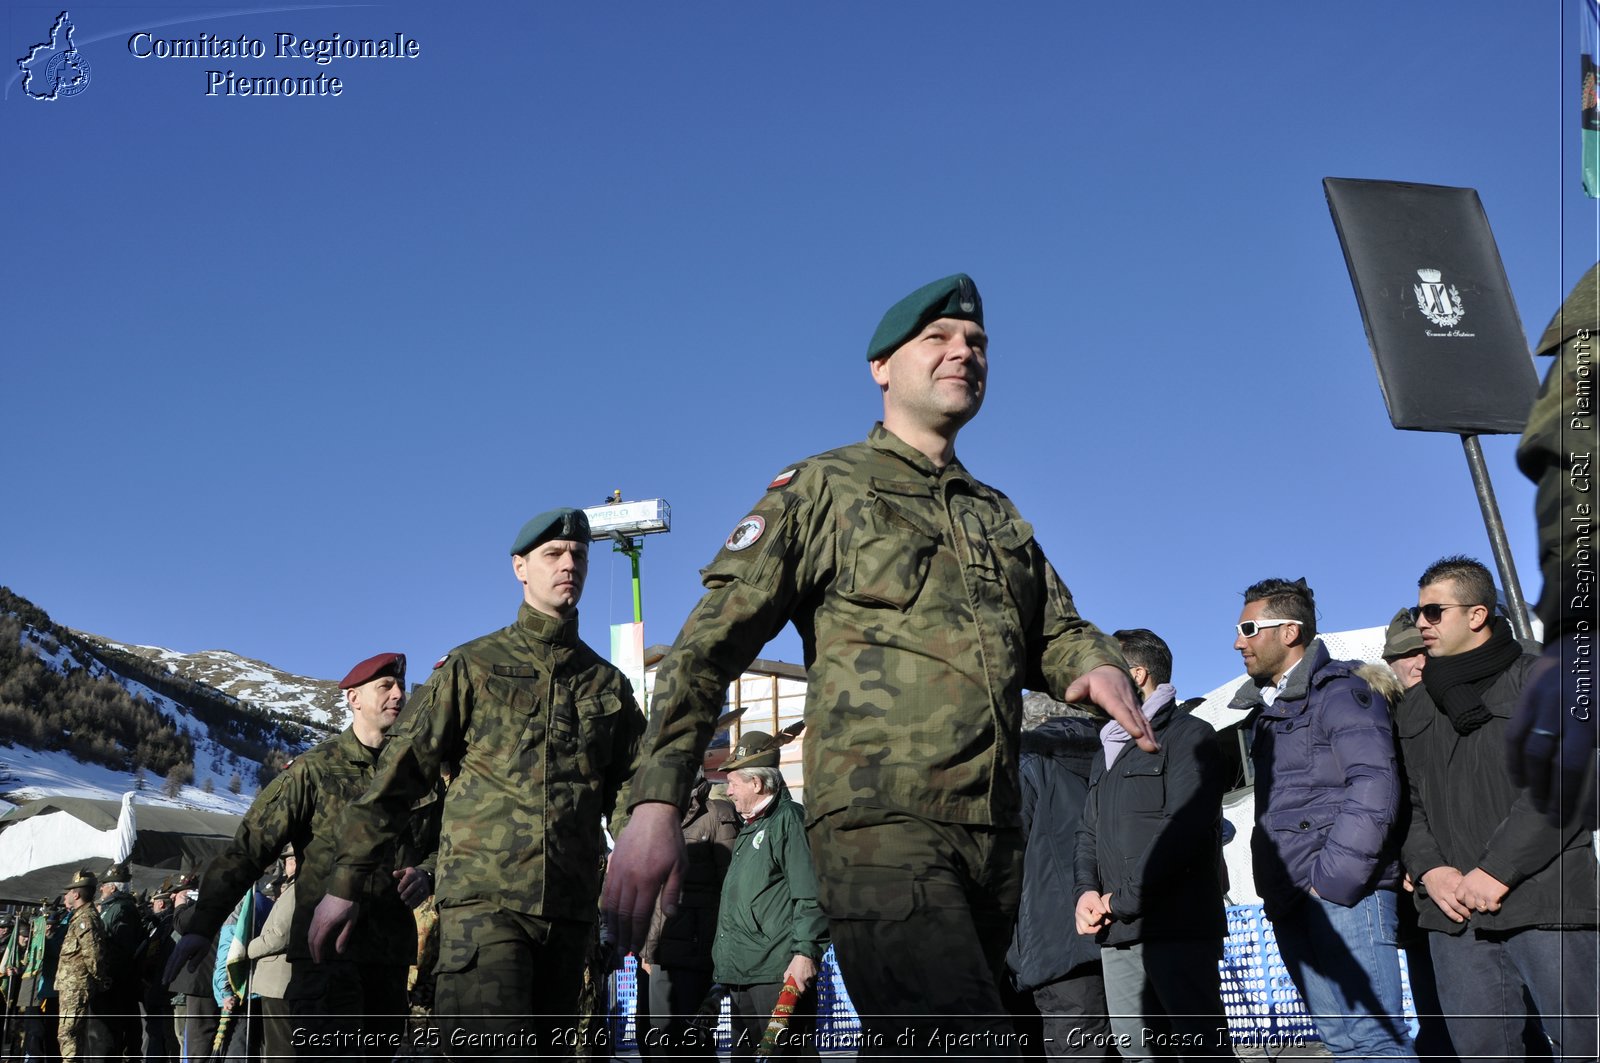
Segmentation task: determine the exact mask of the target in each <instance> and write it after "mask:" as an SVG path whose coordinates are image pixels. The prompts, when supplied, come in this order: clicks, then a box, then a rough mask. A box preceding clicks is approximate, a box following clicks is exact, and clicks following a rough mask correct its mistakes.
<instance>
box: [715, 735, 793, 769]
mask: <svg viewBox="0 0 1600 1063" xmlns="http://www.w3.org/2000/svg"><path fill="white" fill-rule="evenodd" d="M779 745H780V743H779V742H778V741H777V740H776V739H774V738H773V737H772V736H771V735H769V734H767V732H765V731H746V732H745V733H744V734H742V735H740V736H739V741H738V743H737V744H736V745H735V746H734V747H733V752H731V753H729V754H728V759H727V760H725V761H723V762H722V770H723V771H734V770H735V769H738V768H776V767H777V766H778V760H779V757H780V754H779V752H778V748H779Z"/></svg>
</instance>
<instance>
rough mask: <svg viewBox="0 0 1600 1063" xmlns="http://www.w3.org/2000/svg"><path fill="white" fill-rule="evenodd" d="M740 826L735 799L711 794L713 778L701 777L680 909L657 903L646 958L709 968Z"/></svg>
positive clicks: (689, 819) (691, 810) (689, 826)
mask: <svg viewBox="0 0 1600 1063" xmlns="http://www.w3.org/2000/svg"><path fill="white" fill-rule="evenodd" d="M741 825H742V823H741V821H740V819H739V813H738V810H736V809H735V808H734V807H733V803H732V802H731V801H726V800H724V799H722V798H714V797H712V796H711V784H710V783H709V782H705V781H702V782H701V783H700V785H699V786H696V787H695V789H694V792H693V793H692V794H690V795H689V807H688V808H686V809H685V810H684V813H683V821H682V824H681V826H682V828H683V844H684V848H685V849H686V850H687V852H688V854H689V863H688V864H687V865H686V866H685V867H684V869H683V879H682V886H681V887H680V891H679V893H678V910H677V911H676V912H674V913H673V914H672V915H671V916H668V915H667V914H666V913H665V912H663V911H662V910H661V906H660V905H659V904H658V905H657V906H656V914H655V918H654V919H653V920H651V923H650V936H649V938H648V939H647V940H646V941H645V946H644V949H643V951H642V952H640V953H639V958H640V959H642V960H644V962H646V963H658V964H660V965H661V966H663V967H665V968H668V969H669V970H703V971H709V970H711V942H712V939H713V938H715V937H716V933H717V908H718V906H719V905H720V903H721V900H722V879H723V876H724V875H726V874H727V873H728V861H730V860H731V859H732V858H733V841H734V839H735V838H736V837H738V835H739V828H740V826H741Z"/></svg>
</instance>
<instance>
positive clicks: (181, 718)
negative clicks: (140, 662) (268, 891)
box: [0, 625, 342, 813]
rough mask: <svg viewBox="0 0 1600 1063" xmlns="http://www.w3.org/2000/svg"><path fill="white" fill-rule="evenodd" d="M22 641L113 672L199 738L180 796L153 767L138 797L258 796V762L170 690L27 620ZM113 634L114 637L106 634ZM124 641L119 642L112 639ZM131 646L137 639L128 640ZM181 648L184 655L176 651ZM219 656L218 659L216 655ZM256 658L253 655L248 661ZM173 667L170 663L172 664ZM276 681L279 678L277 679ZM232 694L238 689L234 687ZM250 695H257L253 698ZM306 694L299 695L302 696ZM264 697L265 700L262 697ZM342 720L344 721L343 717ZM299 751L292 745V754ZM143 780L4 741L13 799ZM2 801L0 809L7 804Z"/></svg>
mask: <svg viewBox="0 0 1600 1063" xmlns="http://www.w3.org/2000/svg"><path fill="white" fill-rule="evenodd" d="M21 641H22V644H23V647H24V649H26V650H27V651H28V652H29V653H32V654H33V655H34V656H35V657H37V658H38V659H39V660H40V661H41V662H43V663H44V664H45V665H46V666H47V667H49V668H51V669H52V670H54V671H56V672H63V673H64V672H67V671H69V670H74V669H83V670H84V671H85V672H86V673H87V674H88V675H90V676H93V677H96V678H100V677H106V678H110V679H113V680H115V681H116V682H117V683H119V684H120V685H121V686H122V687H123V688H124V689H125V690H127V691H128V693H129V694H131V695H133V696H134V697H135V698H137V699H139V700H140V701H143V702H145V703H146V704H148V705H150V706H151V707H152V708H154V709H155V710H156V711H157V712H159V713H160V714H161V715H162V716H163V717H164V718H166V719H167V720H169V721H170V722H171V723H172V724H173V726H174V727H176V728H177V729H178V730H179V731H181V732H184V733H187V734H188V735H189V737H190V740H191V741H192V742H193V743H194V772H195V776H194V783H193V784H191V785H186V786H184V787H183V788H182V790H181V791H180V794H179V798H178V799H177V800H176V801H170V800H169V799H167V798H165V797H163V796H162V793H161V791H162V784H163V783H164V782H165V781H166V780H165V779H163V778H162V777H160V776H158V775H155V774H153V773H151V772H146V773H145V777H144V780H143V790H142V792H141V794H140V799H141V800H148V801H149V803H151V804H179V805H187V806H189V807H193V808H200V809H206V810H211V811H218V812H231V813H242V812H243V811H244V810H245V809H247V808H249V807H250V801H251V799H252V798H253V797H254V796H255V793H256V790H257V788H258V787H257V785H256V772H257V769H258V768H259V767H260V764H259V763H258V762H256V761H253V760H249V759H247V758H243V757H239V756H237V755H236V754H234V753H232V751H230V750H229V749H228V748H227V747H226V746H223V745H222V744H221V743H218V742H215V741H212V740H211V738H210V737H209V731H208V729H207V728H206V727H205V725H204V724H202V723H200V721H198V720H196V719H195V718H193V717H192V716H190V715H189V714H188V713H187V712H186V711H185V710H184V708H183V706H182V705H180V704H179V703H177V702H176V701H174V700H172V699H171V698H169V697H167V696H166V695H165V694H161V693H158V692H157V691H154V690H151V689H150V688H149V687H147V686H145V685H144V684H143V683H140V682H138V681H137V680H133V679H128V678H126V677H124V676H122V675H119V674H117V673H116V672H114V671H112V670H111V669H109V668H107V667H106V666H105V665H103V664H101V663H100V662H99V661H98V660H96V659H95V658H94V657H91V656H88V655H84V656H83V657H81V658H80V657H79V656H78V655H77V654H75V653H73V652H72V649H71V647H70V646H69V644H68V643H66V642H63V641H60V640H57V639H56V638H54V637H53V636H51V635H48V634H46V633H43V632H40V631H37V630H35V629H34V628H31V627H29V626H27V625H23V628H22V636H21ZM107 641H109V640H107ZM112 645H119V646H121V644H119V643H112ZM122 648H124V649H128V650H129V651H130V652H132V651H133V650H134V649H135V647H130V646H123V647H122ZM142 649H145V650H146V652H145V653H143V654H142V656H152V655H153V653H154V652H158V653H160V654H170V653H171V651H167V650H159V649H158V648H155V647H143V648H142ZM173 656H183V655H173ZM222 656H226V657H228V658H231V659H232V660H233V661H238V662H245V660H246V659H245V658H242V657H238V656H237V655H234V654H226V655H222ZM219 663H221V662H219ZM249 663H251V664H254V663H256V662H249ZM169 667H170V665H169ZM262 669H264V670H266V671H264V672H262V673H261V674H263V675H265V674H267V673H268V672H271V670H270V669H268V668H267V666H266V665H259V668H258V669H256V670H262ZM256 670H247V673H248V672H251V671H256ZM273 674H275V675H277V676H279V677H282V678H284V679H289V680H292V679H293V678H294V677H288V676H285V674H284V673H273ZM274 682H275V683H276V682H277V681H276V680H275V681H274ZM314 682H315V681H312V680H307V681H305V683H304V684H303V685H304V687H305V692H306V693H307V694H308V695H309V694H310V693H314V692H315V691H314V688H313V687H312V684H313V683H314ZM278 685H279V686H280V687H288V686H292V685H293V684H292V683H280V684H278ZM235 696H238V695H237V694H236V695H235ZM251 700H255V699H254V698H252V699H251ZM302 700H303V699H301V698H297V699H296V703H297V704H298V703H299V702H300V701H302ZM258 704H260V702H258ZM265 707H267V708H269V709H271V710H274V711H277V710H279V709H280V706H279V705H277V704H272V703H268V704H267V705H266V706H265ZM321 716H322V718H323V719H324V721H325V722H326V721H327V720H328V716H329V714H328V713H327V712H323V713H322V714H321ZM340 724H341V725H342V721H340ZM293 752H295V751H291V754H292V753H293ZM235 774H237V775H238V776H239V781H240V792H239V793H238V794H234V793H231V792H230V791H229V790H228V784H229V783H230V782H231V780H232V778H233V776H234V775H235ZM208 781H209V782H210V784H211V787H212V790H213V792H212V793H209V794H208V793H206V792H205V789H204V788H205V786H206V784H207V782H208ZM137 788H138V784H137V781H136V779H135V777H134V774H133V773H132V772H124V771H116V770H114V769H111V768H106V767H103V766H101V765H98V764H86V763H83V762H80V761H78V760H76V759H74V758H73V757H72V756H71V755H70V754H69V753H66V752H64V751H59V750H57V751H44V750H36V749H30V748H28V747H25V746H9V747H8V746H4V745H0V799H9V801H10V803H11V804H15V803H17V802H18V801H22V800H29V799H32V798H37V797H49V796H57V795H70V796H78V797H103V798H111V799H113V800H114V799H117V798H120V797H121V796H122V795H123V794H124V793H126V792H127V791H129V790H134V789H137ZM3 810H4V809H3V808H0V811H3Z"/></svg>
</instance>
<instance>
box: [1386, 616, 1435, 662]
mask: <svg viewBox="0 0 1600 1063" xmlns="http://www.w3.org/2000/svg"><path fill="white" fill-rule="evenodd" d="M1425 649H1427V647H1426V646H1424V645H1423V644H1422V632H1420V631H1418V630H1417V623H1416V621H1414V620H1412V619H1411V610H1409V609H1402V610H1400V611H1399V612H1398V613H1396V614H1394V619H1393V620H1391V621H1389V630H1388V631H1386V632H1385V633H1384V638H1383V659H1384V660H1386V661H1397V660H1399V659H1400V658H1401V657H1410V656H1411V655H1412V654H1413V653H1421V652H1422V651H1423V650H1425Z"/></svg>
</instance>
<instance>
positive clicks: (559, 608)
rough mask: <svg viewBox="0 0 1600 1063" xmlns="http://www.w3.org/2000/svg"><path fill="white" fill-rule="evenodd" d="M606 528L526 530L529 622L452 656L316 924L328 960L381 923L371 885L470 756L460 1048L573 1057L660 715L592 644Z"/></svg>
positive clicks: (450, 800)
mask: <svg viewBox="0 0 1600 1063" xmlns="http://www.w3.org/2000/svg"><path fill="white" fill-rule="evenodd" d="M589 538H590V535H589V521H588V518H587V517H585V516H584V514H583V512H582V511H581V510H577V509H556V510H551V511H549V512H546V513H541V514H540V515H539V516H537V517H534V518H533V519H532V520H530V521H528V523H527V524H525V525H523V527H522V530H521V531H520V532H519V533H518V534H517V536H516V538H515V539H513V540H512V544H511V568H512V571H513V573H515V575H516V578H517V581H518V582H519V583H520V584H521V585H522V607H521V609H520V611H519V612H518V614H517V619H516V622H515V623H513V624H511V625H510V626H508V627H505V628H502V629H500V630H499V631H495V632H492V633H490V634H488V635H484V636H483V637H481V638H478V639H474V640H473V641H471V642H468V643H467V644H465V645H464V646H460V647H457V648H456V649H454V650H451V651H450V652H449V653H447V654H445V655H444V656H443V657H442V658H440V659H439V661H438V663H437V664H435V665H434V668H433V675H432V676H431V677H430V678H429V680H428V682H427V683H425V684H424V685H423V686H422V688H421V689H420V690H418V691H417V692H416V695H415V696H414V697H413V698H412V701H411V705H410V707H409V708H408V709H407V710H406V714H405V716H404V718H403V719H402V720H401V721H400V724H399V725H398V726H397V727H396V728H395V730H394V733H393V734H392V735H391V736H390V739H389V744H388V746H386V747H385V749H384V751H383V757H382V758H381V760H380V761H379V763H378V770H377V774H376V775H375V776H374V778H373V782H372V785H371V787H370V788H369V789H368V790H367V792H366V794H365V795H364V796H363V797H361V799H360V800H358V801H356V802H354V803H353V804H352V805H351V806H350V807H349V808H348V809H347V810H346V811H345V814H344V817H343V819H342V820H341V823H340V826H339V835H340V842H341V848H340V852H339V856H338V861H337V866H336V868H335V870H334V873H333V876H332V878H331V879H330V880H329V884H328V895H327V896H326V897H324V898H323V899H322V902H321V903H320V904H319V905H318V906H317V913H316V919H315V920H314V922H313V923H312V929H311V936H312V948H313V950H314V952H315V953H316V954H317V955H320V956H322V957H324V958H328V957H331V956H333V955H335V947H336V946H337V947H339V948H343V947H344V945H345V942H346V939H347V938H348V937H349V936H350V931H351V927H352V926H355V927H357V928H359V923H357V922H356V919H357V916H358V915H359V916H360V917H361V918H362V919H363V920H364V918H365V914H366V910H367V901H366V895H365V894H364V892H363V890H362V885H361V884H362V883H363V882H364V881H365V880H367V879H368V878H369V877H370V876H371V875H372V873H373V869H374V868H375V867H376V866H378V865H379V863H380V861H381V854H382V853H383V851H384V848H385V846H387V845H388V844H389V843H390V841H391V839H392V838H393V837H394V835H395V833H396V831H397V830H398V829H399V828H400V826H401V825H402V824H403V823H404V822H405V820H406V817H407V816H408V815H409V810H410V808H411V806H412V804H413V803H414V802H415V801H416V800H417V799H418V798H419V797H420V796H422V795H424V794H426V793H428V792H430V790H431V789H432V788H433V787H434V786H435V785H436V784H437V782H438V780H439V778H440V774H441V771H442V770H443V769H444V768H445V766H446V765H454V766H455V769H456V774H455V777H454V778H453V780H452V781H451V783H450V787H449V789H448V790H447V791H446V792H445V797H444V820H443V827H442V842H441V848H440V855H439V891H438V896H437V898H436V903H437V904H438V907H439V963H438V968H437V972H438V983H437V988H436V991H435V997H434V1014H435V1016H436V1018H437V1019H438V1023H439V1031H440V1035H441V1040H440V1045H439V1047H442V1048H446V1049H450V1048H451V1047H452V1046H454V1047H455V1048H457V1049H458V1050H461V1051H465V1052H467V1053H469V1054H471V1053H484V1052H508V1053H511V1054H521V1055H526V1054H551V1055H570V1054H571V1052H572V1039H573V1037H574V1034H573V1029H574V1019H573V1017H574V1016H575V1014H576V1012H577V1009H578V994H579V987H580V985H581V982H582V977H583V969H584V957H585V952H586V950H587V948H588V945H589V942H590V939H591V938H592V937H593V926H594V919H595V914H596V911H597V908H596V903H595V902H596V900H597V899H598V897H599V893H600V867H601V860H602V857H603V855H604V834H603V833H602V829H601V819H602V817H603V816H605V815H607V814H610V813H612V812H613V810H614V808H615V806H616V805H617V798H618V795H619V794H620V793H621V791H622V788H623V785H624V783H626V782H627V780H628V778H629V777H630V776H631V775H632V774H633V765H634V758H635V756H636V755H637V751H638V746H639V739H640V736H641V735H642V734H643V733H644V727H645V720H644V714H643V713H641V712H640V711H639V706H638V705H637V703H636V702H635V701H634V698H633V690H632V688H631V687H630V686H629V684H628V680H627V679H626V678H625V677H624V676H623V674H622V673H621V672H620V671H619V670H617V669H616V668H615V667H613V666H612V665H611V664H610V663H609V662H607V661H606V660H605V659H604V658H602V657H601V656H600V655H599V654H598V653H596V652H595V651H594V650H592V649H590V648H589V647H588V646H587V645H585V644H584V643H583V641H582V640H581V639H579V638H578V600H579V599H580V598H581V597H582V595H583V585H584V581H585V579H586V578H587V577H588V574H589ZM673 830H674V833H676V832H677V822H676V820H674V823H673ZM408 940H409V941H410V942H411V943H413V945H414V943H415V941H416V937H415V934H412V935H411V936H410V937H409V938H408Z"/></svg>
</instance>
